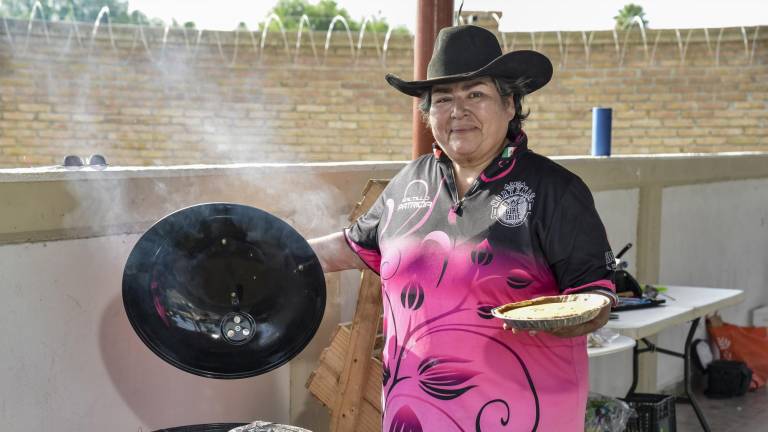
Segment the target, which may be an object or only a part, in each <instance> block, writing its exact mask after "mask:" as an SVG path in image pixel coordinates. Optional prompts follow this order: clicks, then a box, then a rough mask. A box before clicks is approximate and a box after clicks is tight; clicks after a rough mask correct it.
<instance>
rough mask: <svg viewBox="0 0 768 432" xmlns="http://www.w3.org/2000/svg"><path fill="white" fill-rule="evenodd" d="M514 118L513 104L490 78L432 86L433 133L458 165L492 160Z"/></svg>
mask: <svg viewBox="0 0 768 432" xmlns="http://www.w3.org/2000/svg"><path fill="white" fill-rule="evenodd" d="M514 117H515V108H514V104H512V103H511V101H510V103H506V104H505V103H504V101H502V99H501V96H500V95H499V92H498V90H497V89H496V85H495V84H494V82H493V80H492V79H491V78H490V77H483V78H478V79H474V80H468V81H459V82H455V83H450V84H440V85H436V86H434V87H432V105H431V106H430V108H429V124H430V126H431V128H432V135H433V136H434V137H435V140H436V141H437V143H438V144H439V145H440V147H441V148H442V149H443V151H444V152H445V153H446V154H447V155H448V157H450V158H451V160H453V161H454V162H455V163H458V164H459V165H464V164H467V165H471V164H473V163H477V162H484V161H486V160H491V159H493V157H495V156H496V154H497V153H498V152H499V151H500V150H501V147H502V146H503V144H504V138H505V136H506V134H507V126H508V124H509V121H510V120H512V119H513V118H514Z"/></svg>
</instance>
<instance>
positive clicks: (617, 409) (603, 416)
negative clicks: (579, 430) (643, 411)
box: [584, 393, 635, 432]
mask: <svg viewBox="0 0 768 432" xmlns="http://www.w3.org/2000/svg"><path fill="white" fill-rule="evenodd" d="M634 414H635V410H634V409H632V408H631V407H630V406H629V405H627V403H626V402H624V401H622V400H619V399H617V398H614V397H610V396H605V395H601V394H598V393H589V398H588V399H587V416H586V419H585V421H584V431H585V432H622V431H624V429H626V427H627V421H628V420H629V418H630V417H632V416H633V415H634Z"/></svg>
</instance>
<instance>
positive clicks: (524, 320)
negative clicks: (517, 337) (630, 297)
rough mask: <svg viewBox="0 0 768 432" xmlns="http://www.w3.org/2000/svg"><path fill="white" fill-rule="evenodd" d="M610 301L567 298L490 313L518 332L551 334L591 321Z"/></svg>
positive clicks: (537, 300)
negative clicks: (563, 328) (559, 329)
mask: <svg viewBox="0 0 768 432" xmlns="http://www.w3.org/2000/svg"><path fill="white" fill-rule="evenodd" d="M608 303H610V300H609V299H608V298H607V297H605V296H603V295H600V294H568V295H559V296H546V297H539V298H535V299H531V300H524V301H520V302H515V303H507V304H505V305H502V306H499V307H497V308H494V309H492V310H491V314H492V315H493V316H495V317H496V318H500V319H502V320H504V322H505V323H506V324H507V326H509V327H512V328H516V329H520V330H554V329H558V328H562V327H570V326H574V325H579V324H583V323H585V322H587V321H590V320H592V319H594V318H595V317H596V316H597V315H598V314H599V313H600V309H602V308H603V307H605V306H606V305H608Z"/></svg>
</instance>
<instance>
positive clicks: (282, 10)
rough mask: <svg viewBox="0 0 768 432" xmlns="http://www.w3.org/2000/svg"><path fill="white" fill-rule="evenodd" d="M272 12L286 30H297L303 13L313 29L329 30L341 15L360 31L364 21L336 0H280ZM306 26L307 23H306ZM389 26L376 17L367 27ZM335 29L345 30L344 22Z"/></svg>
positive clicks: (383, 28) (398, 29) (402, 29)
mask: <svg viewBox="0 0 768 432" xmlns="http://www.w3.org/2000/svg"><path fill="white" fill-rule="evenodd" d="M271 12H272V13H274V14H275V15H277V16H279V17H280V20H281V21H282V23H283V27H284V28H285V29H286V30H297V29H298V28H299V23H300V21H301V16H302V15H307V17H308V18H309V22H310V24H311V26H312V29H315V30H323V31H324V30H327V29H328V27H330V25H331V21H333V18H334V17H336V16H341V17H343V18H344V20H345V21H346V22H347V24H348V25H349V29H350V30H352V31H359V30H360V27H361V26H362V21H363V20H364V19H361V20H360V21H357V20H354V19H352V17H350V16H349V12H347V10H346V9H344V8H340V7H339V5H338V4H337V3H336V1H335V0H320V1H319V2H317V4H310V3H309V1H308V0H279V1H278V2H277V4H276V5H275V6H274V7H273V8H272V10H271ZM305 26H306V23H305ZM387 28H389V26H388V25H387V21H386V20H385V19H375V20H373V21H372V22H369V23H368V24H367V25H366V27H365V29H366V30H368V31H377V32H385V31H387ZM270 29H275V30H277V24H275V23H274V22H273V23H272V24H270ZM334 30H339V31H340V30H345V28H344V25H343V24H336V26H335V27H334ZM393 32H397V33H403V32H405V33H408V29H407V28H405V27H403V26H398V27H396V28H395V29H394V30H393Z"/></svg>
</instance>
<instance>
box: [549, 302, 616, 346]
mask: <svg viewBox="0 0 768 432" xmlns="http://www.w3.org/2000/svg"><path fill="white" fill-rule="evenodd" d="M610 315H611V304H610V303H609V304H607V305H605V306H603V308H602V309H600V313H598V314H597V316H596V317H595V318H593V319H592V320H590V321H587V322H585V323H581V324H576V325H572V326H569V327H561V328H558V329H554V330H547V332H548V333H551V334H553V335H555V336H557V337H561V338H571V337H576V336H583V335H586V334H589V333H592V332H593V331H595V330H597V329H599V328H600V327H602V326H604V325H605V323H607V322H608V318H610Z"/></svg>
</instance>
